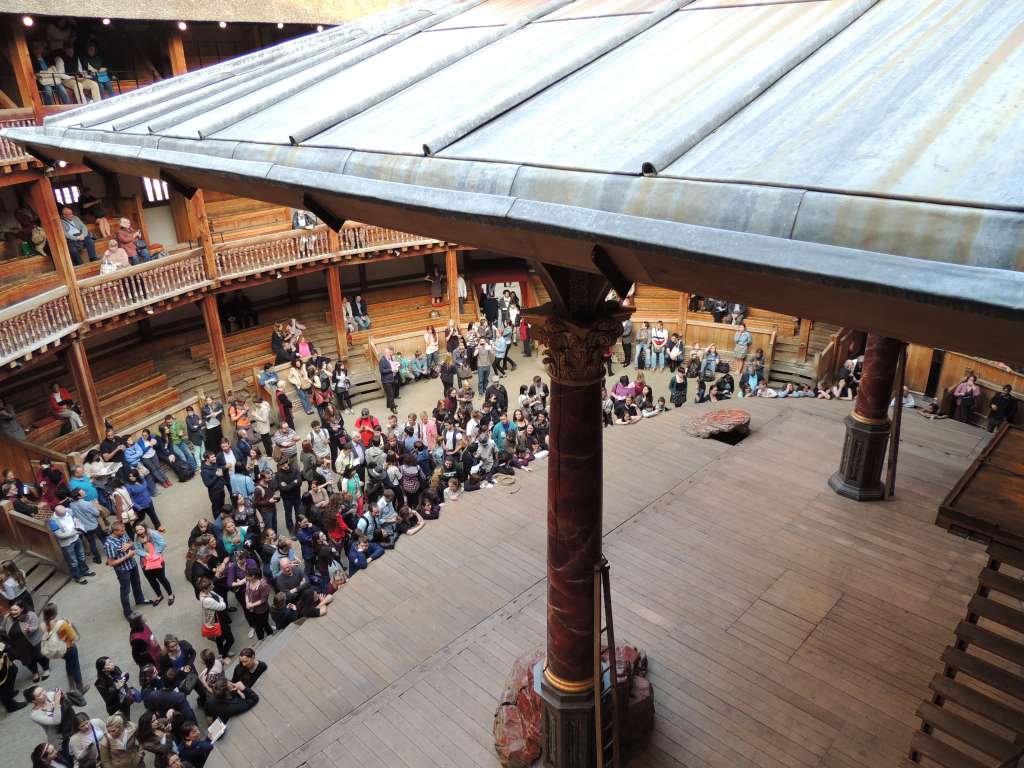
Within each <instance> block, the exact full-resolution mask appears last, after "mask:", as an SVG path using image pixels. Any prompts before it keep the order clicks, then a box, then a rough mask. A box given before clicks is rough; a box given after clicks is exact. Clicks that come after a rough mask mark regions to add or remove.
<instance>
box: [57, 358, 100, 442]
mask: <svg viewBox="0 0 1024 768" xmlns="http://www.w3.org/2000/svg"><path fill="white" fill-rule="evenodd" d="M67 363H68V367H69V368H70V369H71V376H72V378H73V379H74V380H75V390H76V391H77V393H78V403H79V405H81V406H82V417H83V418H82V420H83V421H84V422H85V426H86V428H87V429H88V430H89V437H91V438H92V439H93V440H94V441H95V442H100V441H101V440H103V437H104V435H105V434H106V429H105V428H104V426H103V412H102V411H101V410H100V396H99V393H98V392H97V391H96V382H95V380H94V379H93V377H92V370H91V369H90V367H89V358H88V357H87V356H86V354H85V342H84V341H81V340H75V341H73V342H71V344H70V345H69V346H68V353H67Z"/></svg>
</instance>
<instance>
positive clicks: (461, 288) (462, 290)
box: [457, 275, 469, 315]
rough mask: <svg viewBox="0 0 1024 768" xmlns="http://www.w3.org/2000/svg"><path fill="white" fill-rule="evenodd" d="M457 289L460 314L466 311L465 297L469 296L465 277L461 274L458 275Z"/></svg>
mask: <svg viewBox="0 0 1024 768" xmlns="http://www.w3.org/2000/svg"><path fill="white" fill-rule="evenodd" d="M457 290H458V292H459V314H460V315H461V314H464V313H465V311H466V298H467V297H468V296H469V293H468V292H467V290H466V278H464V277H463V276H462V275H459V280H458V288H457Z"/></svg>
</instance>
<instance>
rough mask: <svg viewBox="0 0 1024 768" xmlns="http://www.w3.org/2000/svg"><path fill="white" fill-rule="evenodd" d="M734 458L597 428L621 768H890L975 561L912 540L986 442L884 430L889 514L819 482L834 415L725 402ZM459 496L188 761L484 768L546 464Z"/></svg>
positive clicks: (287, 640) (356, 589)
mask: <svg viewBox="0 0 1024 768" xmlns="http://www.w3.org/2000/svg"><path fill="white" fill-rule="evenodd" d="M731 405H736V406H738V407H743V408H745V409H747V410H749V411H750V412H751V413H752V416H753V418H752V433H751V435H750V437H748V438H747V439H746V440H744V441H743V442H741V443H740V444H739V445H736V446H731V447H730V446H728V445H725V444H723V443H719V442H716V441H713V440H699V439H695V438H691V437H688V436H687V435H685V434H684V433H683V432H682V430H681V424H682V422H683V420H684V419H685V418H687V417H689V416H693V415H696V414H698V413H702V412H706V410H707V409H708V406H690V405H687V406H686V407H685V408H684V409H682V410H678V411H672V412H670V413H668V414H666V415H664V416H661V417H659V418H656V419H653V420H649V421H645V422H643V423H642V424H639V425H636V426H632V427H614V428H610V429H608V430H606V431H605V436H606V439H605V517H604V529H605V546H604V549H605V554H606V555H607V557H608V559H609V561H610V562H611V566H612V571H611V574H612V575H611V582H612V592H613V596H614V606H615V632H616V638H617V639H618V641H619V642H628V643H632V644H635V645H637V646H639V647H640V648H642V649H643V650H645V651H646V652H647V653H648V656H649V659H650V679H651V681H652V683H653V685H654V689H655V706H656V711H657V714H656V721H655V729H654V733H653V734H652V736H651V738H650V740H649V742H648V744H647V746H646V748H645V749H644V751H643V752H642V753H641V754H639V755H637V756H635V757H634V758H633V759H632V760H631V761H630V763H629V764H630V765H633V766H652V767H658V766H689V767H695V766H716V767H717V766H720V767H721V768H738V767H739V766H758V767H759V768H781V767H782V766H794V767H797V766H807V767H808V768H814V767H815V766H821V767H822V768H858V767H863V768H879V767H880V766H899V765H901V764H902V762H903V760H904V756H905V755H906V750H907V746H908V744H909V740H910V736H911V734H912V732H913V731H914V730H915V729H916V727H917V726H918V719H917V718H916V717H915V715H914V711H915V709H916V708H917V706H918V704H920V702H921V701H922V699H923V698H924V697H925V696H926V695H927V694H928V689H927V684H928V681H929V680H930V679H931V677H932V675H933V674H935V673H936V672H939V671H941V664H940V661H939V657H940V654H941V653H942V649H943V648H944V647H945V645H946V644H947V643H948V642H949V641H950V639H951V637H952V630H953V627H954V626H955V625H956V623H957V621H958V620H959V619H961V618H962V617H963V614H964V609H965V606H966V603H967V599H968V597H969V595H970V594H971V593H972V592H973V590H974V587H975V582H976V577H977V574H978V571H979V569H980V568H981V567H982V565H983V563H984V559H985V555H984V549H983V547H982V546H981V545H979V544H975V543H971V542H967V541H964V540H961V539H958V538H955V537H953V536H950V535H949V534H947V533H946V532H945V531H943V530H940V529H939V528H937V527H936V526H935V525H933V522H932V521H933V520H934V518H935V513H936V507H937V505H938V503H939V501H940V499H941V498H942V496H943V495H944V494H945V493H946V492H947V491H948V489H949V488H950V487H952V485H953V483H954V482H955V481H956V479H957V478H958V477H959V475H960V474H961V473H962V472H963V470H964V469H966V467H967V466H968V464H969V463H970V460H971V459H972V458H973V456H974V455H975V454H976V452H977V451H978V450H980V448H981V447H982V446H983V445H984V444H985V442H986V441H987V438H988V437H989V436H988V435H987V433H984V432H982V431H980V430H978V429H975V428H973V427H968V426H966V425H963V424H959V423H957V422H952V421H939V422H929V421H926V420H924V419H922V418H921V417H919V416H918V415H917V414H916V413H906V414H905V417H904V420H903V424H904V428H903V441H902V444H901V451H900V462H899V475H898V478H897V496H896V498H895V499H894V500H892V501H889V502H884V503H868V504H858V503H856V502H853V501H849V500H846V499H843V498H840V497H838V496H836V495H835V494H833V493H832V491H830V490H829V488H828V486H827V484H826V482H827V479H828V477H829V475H830V474H831V472H833V471H834V470H835V468H836V467H837V466H838V463H839V455H840V449H841V446H842V438H843V423H842V422H843V418H844V416H845V415H846V414H847V413H848V412H849V404H848V403H829V402H823V401H814V400H792V401H788V400H747V401H742V402H736V403H731ZM537 468H538V471H535V472H532V473H529V474H526V473H520V474H519V475H517V482H516V484H515V485H514V486H511V487H510V488H505V487H496V488H493V489H490V490H486V491H481V492H478V493H473V494H470V495H468V496H466V497H464V498H463V499H462V500H460V501H459V502H458V503H457V504H453V505H449V506H448V507H447V508H446V509H445V510H444V512H443V513H442V516H441V519H440V520H439V521H436V522H431V523H428V524H427V525H426V526H425V527H424V529H423V530H422V531H421V532H419V533H418V534H417V535H416V536H413V537H408V538H404V539H402V540H401V541H400V542H399V545H398V548H397V549H396V550H395V551H393V552H389V553H388V554H387V555H386V556H385V557H383V558H382V559H380V560H379V561H377V562H375V563H374V564H372V565H371V567H370V569H369V570H368V571H367V572H364V573H361V574H359V575H358V576H357V577H356V578H354V579H353V580H352V581H351V582H349V584H348V585H347V586H346V587H345V588H344V590H343V591H342V592H341V593H340V595H339V597H338V599H337V600H336V601H335V603H334V605H332V606H331V609H330V613H329V615H328V616H327V617H326V618H324V619H320V620H310V621H306V622H305V623H304V624H303V625H302V626H300V627H296V628H294V629H289V630H288V631H286V632H285V633H281V635H280V636H275V638H273V639H272V640H271V641H270V642H269V643H268V644H267V645H266V646H265V648H264V649H263V651H261V654H265V655H266V656H267V658H268V662H269V664H270V670H269V672H268V673H267V674H266V675H264V677H263V678H262V679H261V680H260V682H259V686H258V691H259V693H260V695H261V703H260V705H259V706H258V707H257V708H256V709H255V710H253V711H252V712H250V713H248V714H246V715H244V716H242V717H240V718H236V719H234V720H232V721H231V723H230V724H229V728H228V732H227V734H226V735H225V737H224V738H223V739H222V740H221V741H220V742H219V743H218V746H217V749H216V751H215V753H214V755H213V756H212V757H211V759H210V762H209V763H208V766H210V768H228V767H229V766H230V768H242V767H243V766H256V768H261V767H262V766H271V765H275V766H285V767H286V768H298V766H301V765H303V764H305V765H308V766H309V768H321V766H323V767H324V768H326V766H339V767H342V766H350V765H351V766H359V767H360V768H366V767H367V766H382V768H383V767H384V766H387V767H388V768H396V767H397V768H404V767H408V768H420V767H421V766H423V767H425V766H457V767H459V768H462V767H463V766H465V767H466V768H469V767H470V766H497V765H498V761H497V759H496V757H495V754H494V750H493V745H492V738H491V722H492V717H493V715H494V710H495V707H496V705H497V703H498V697H499V696H500V694H501V690H502V683H503V680H504V677H505V675H506V674H507V672H508V671H509V669H510V668H511V665H512V661H513V659H514V658H515V657H516V656H518V655H519V654H520V653H523V652H525V651H528V650H530V649H532V648H535V647H539V646H541V645H542V644H543V642H544V620H545V600H544V597H545V589H546V581H545V578H544V549H545V516H546V504H545V492H546V472H545V470H546V465H545V464H544V462H539V463H538V464H537Z"/></svg>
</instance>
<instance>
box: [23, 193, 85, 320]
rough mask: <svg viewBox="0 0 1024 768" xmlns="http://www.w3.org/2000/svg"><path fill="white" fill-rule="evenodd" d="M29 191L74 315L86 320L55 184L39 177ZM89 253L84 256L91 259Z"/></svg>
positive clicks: (77, 318) (54, 265)
mask: <svg viewBox="0 0 1024 768" xmlns="http://www.w3.org/2000/svg"><path fill="white" fill-rule="evenodd" d="M29 194H30V197H31V199H32V207H33V208H35V211H36V215H37V216H38V217H39V221H40V222H41V223H42V225H43V229H44V230H45V231H46V239H47V242H48V243H49V245H50V253H51V254H52V255H53V267H54V269H56V270H57V274H58V275H60V279H61V282H62V283H64V285H66V286H67V287H68V305H69V306H70V307H71V316H72V317H73V318H74V319H75V322H77V323H83V322H85V307H84V306H83V305H82V294H81V293H79V290H78V279H77V276H76V275H75V265H74V263H73V262H72V261H71V251H70V250H69V249H68V241H67V238H65V237H64V227H63V226H62V225H61V223H60V214H59V213H58V212H57V201H56V200H55V199H54V197H53V187H52V186H51V185H50V180H49V178H47V177H46V176H40V177H39V178H38V179H37V180H36V182H35V183H34V184H32V185H30V188H29ZM88 258H89V257H88V255H86V256H85V259H86V260H88Z"/></svg>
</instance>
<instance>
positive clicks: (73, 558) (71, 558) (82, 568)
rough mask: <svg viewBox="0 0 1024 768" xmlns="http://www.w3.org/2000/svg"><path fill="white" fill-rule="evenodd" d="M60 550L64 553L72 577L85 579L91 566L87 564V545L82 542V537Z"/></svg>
mask: <svg viewBox="0 0 1024 768" xmlns="http://www.w3.org/2000/svg"><path fill="white" fill-rule="evenodd" d="M60 551H61V552H63V553H64V559H65V560H67V563H68V570H70V571H71V578H73V579H75V580H78V579H84V578H85V575H86V574H87V573H88V572H89V567H88V566H87V565H86V564H85V546H84V545H83V544H82V537H81V536H79V537H78V538H77V539H75V541H74V543H72V544H68V545H67V546H66V547H61V548H60Z"/></svg>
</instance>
